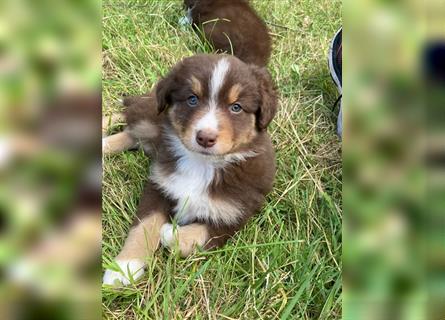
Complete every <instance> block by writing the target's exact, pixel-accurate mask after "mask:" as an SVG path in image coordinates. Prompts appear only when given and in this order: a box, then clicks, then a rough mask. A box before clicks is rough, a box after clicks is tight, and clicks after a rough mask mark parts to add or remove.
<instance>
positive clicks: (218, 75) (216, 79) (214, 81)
mask: <svg viewBox="0 0 445 320" xmlns="http://www.w3.org/2000/svg"><path fill="white" fill-rule="evenodd" d="M227 71H229V62H228V61H227V59H225V58H223V59H221V60H219V61H218V63H217V64H216V67H215V69H213V73H212V78H211V79H210V102H213V103H214V105H215V107H216V103H217V100H216V98H217V97H218V93H219V90H221V87H222V85H223V84H224V79H225V78H226V74H227ZM210 107H212V105H211V106H210Z"/></svg>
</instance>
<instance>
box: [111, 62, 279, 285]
mask: <svg viewBox="0 0 445 320" xmlns="http://www.w3.org/2000/svg"><path fill="white" fill-rule="evenodd" d="M125 104H127V105H129V107H128V108H127V111H126V118H127V123H128V127H127V129H126V130H125V131H124V134H125V135H126V136H127V137H129V139H130V140H131V143H129V144H130V145H132V146H134V145H136V143H135V142H137V143H138V144H139V145H140V146H142V147H143V148H144V150H145V151H147V152H148V153H149V154H150V155H151V156H152V166H151V172H150V177H149V181H148V182H147V185H146V186H145V190H144V192H143V194H142V198H141V200H140V203H139V207H138V211H137V218H136V219H135V222H134V224H133V226H132V228H131V230H130V233H129V235H128V238H127V240H126V242H125V244H124V246H123V249H122V251H121V252H120V253H119V255H118V256H117V257H116V262H117V264H118V265H119V267H120V268H121V270H122V271H123V273H121V272H115V271H112V270H107V271H106V272H105V275H104V283H105V284H114V283H115V281H120V282H122V283H123V284H128V283H129V278H130V277H129V273H130V274H131V276H132V277H133V278H134V279H137V278H139V277H140V276H141V275H142V274H143V268H144V265H145V262H146V259H147V257H148V256H150V254H152V253H153V252H154V251H155V250H156V249H157V247H158V245H159V243H162V245H163V246H165V247H169V248H173V247H176V245H177V248H178V249H179V252H180V254H181V255H182V256H187V255H189V254H191V253H192V252H193V250H194V249H195V248H196V247H197V246H199V247H203V248H204V249H209V248H214V247H219V246H222V245H223V244H224V243H225V242H226V241H227V239H228V238H229V237H230V236H232V235H233V234H234V233H235V232H236V231H237V230H239V229H240V228H241V227H242V226H243V225H244V224H245V223H246V222H247V220H248V219H249V218H250V217H251V216H252V215H253V214H254V213H255V212H256V211H258V210H259V209H260V208H261V206H262V205H263V203H264V199H265V196H266V194H267V193H268V192H269V191H270V190H271V188H272V184H273V180H274V176H275V154H274V150H273V147H272V144H271V141H270V138H269V135H268V133H267V131H266V128H267V126H268V124H269V123H270V122H271V120H272V119H273V117H274V115H275V112H276V109H277V99H276V95H275V91H274V89H273V86H272V83H271V79H270V76H269V74H268V72H267V71H266V70H265V69H264V68H259V67H257V66H254V65H248V64H246V63H244V62H242V61H241V60H239V59H238V58H236V57H233V56H229V55H197V56H193V57H190V58H185V59H183V60H182V61H181V62H179V63H178V64H177V65H176V66H175V67H174V68H173V69H172V71H171V72H170V73H169V74H168V75H167V76H166V77H165V78H164V79H162V80H161V81H160V82H159V83H158V84H157V86H156V88H155V90H153V91H152V92H151V93H149V94H148V95H146V96H140V97H134V98H131V99H126V100H125ZM173 221H175V222H176V224H177V226H176V227H174V226H173V224H174V223H173ZM172 223H173V224H172Z"/></svg>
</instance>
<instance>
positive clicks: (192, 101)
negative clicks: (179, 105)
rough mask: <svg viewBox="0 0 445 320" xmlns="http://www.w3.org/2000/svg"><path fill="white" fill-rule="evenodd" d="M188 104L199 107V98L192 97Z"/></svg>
mask: <svg viewBox="0 0 445 320" xmlns="http://www.w3.org/2000/svg"><path fill="white" fill-rule="evenodd" d="M187 104H188V105H189V106H190V107H196V106H197V105H198V97H197V96H195V95H191V96H190V97H188V98H187Z"/></svg>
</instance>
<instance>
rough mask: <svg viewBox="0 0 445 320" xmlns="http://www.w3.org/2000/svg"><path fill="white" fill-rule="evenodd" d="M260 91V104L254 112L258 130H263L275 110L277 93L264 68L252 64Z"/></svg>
mask: <svg viewBox="0 0 445 320" xmlns="http://www.w3.org/2000/svg"><path fill="white" fill-rule="evenodd" d="M252 70H253V73H254V75H255V77H256V79H257V81H258V90H259V91H260V106H259V108H258V111H257V113H256V117H257V126H258V129H259V130H265V129H266V128H267V126H268V125H269V123H270V122H271V121H272V119H273V117H274V116H275V113H276V112H277V103H278V99H277V94H276V91H275V88H274V85H273V83H272V79H271V77H270V74H269V72H268V71H267V70H266V68H260V67H257V66H252Z"/></svg>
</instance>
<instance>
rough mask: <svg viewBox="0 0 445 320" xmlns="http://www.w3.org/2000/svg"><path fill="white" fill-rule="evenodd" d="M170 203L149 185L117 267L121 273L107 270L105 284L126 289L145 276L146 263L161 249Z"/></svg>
mask: <svg viewBox="0 0 445 320" xmlns="http://www.w3.org/2000/svg"><path fill="white" fill-rule="evenodd" d="M168 212H169V203H168V202H167V201H166V200H165V199H164V198H163V196H162V195H161V194H160V193H159V191H158V190H157V189H155V188H154V187H153V185H152V184H151V183H150V182H149V183H148V184H147V186H146V187H145V189H144V192H143V195H142V198H141V201H140V204H139V207H138V212H137V218H136V220H135V222H134V224H133V226H132V227H131V229H130V232H129V234H128V237H127V239H126V240H125V244H124V246H123V248H122V250H121V252H120V253H119V254H118V256H117V257H116V259H115V260H116V264H117V265H118V266H119V268H120V270H121V271H114V270H110V269H107V270H106V271H105V274H104V277H103V283H104V284H108V285H115V284H116V283H117V282H120V283H122V284H124V285H127V284H129V283H130V279H131V278H133V279H134V280H136V279H138V278H140V277H141V276H142V275H143V274H144V267H145V264H146V260H147V258H148V257H149V256H151V255H152V254H153V253H154V251H155V250H156V249H157V248H158V247H159V242H160V230H161V227H162V226H163V225H164V224H165V223H166V222H167V221H168V219H169V218H168Z"/></svg>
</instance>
